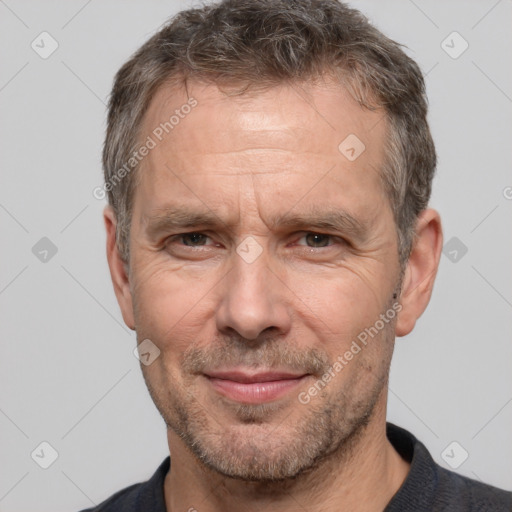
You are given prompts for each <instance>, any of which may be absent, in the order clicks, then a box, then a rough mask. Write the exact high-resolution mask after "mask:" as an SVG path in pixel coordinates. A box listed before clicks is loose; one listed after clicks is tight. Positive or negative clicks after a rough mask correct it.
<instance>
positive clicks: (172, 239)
mask: <svg viewBox="0 0 512 512" xmlns="http://www.w3.org/2000/svg"><path fill="white" fill-rule="evenodd" d="M190 235H201V236H205V237H206V238H208V239H210V240H211V237H209V236H208V235H206V234H205V233H202V232H200V231H191V232H188V233H180V234H178V235H173V236H171V237H169V238H168V239H167V240H166V241H165V245H166V246H167V245H169V244H170V243H173V242H176V241H178V240H180V239H183V238H185V237H187V236H190ZM310 235H313V236H320V237H328V238H329V240H330V241H331V242H333V243H331V244H329V245H327V246H320V247H311V246H307V245H301V246H300V247H305V248H307V249H326V248H328V247H333V246H334V242H338V243H341V244H343V245H344V244H346V243H347V242H346V241H345V240H344V239H343V238H341V237H339V236H335V235H330V234H327V233H318V232H316V231H305V232H304V234H303V235H302V236H301V237H300V238H299V240H301V239H302V238H305V237H307V236H310ZM181 246H182V247H190V248H192V249H197V248H202V247H211V246H208V245H185V244H181Z"/></svg>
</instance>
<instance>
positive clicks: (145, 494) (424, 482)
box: [82, 423, 512, 512]
mask: <svg viewBox="0 0 512 512" xmlns="http://www.w3.org/2000/svg"><path fill="white" fill-rule="evenodd" d="M387 437H388V439H389V441H390V442H391V444H392V445H393V446H394V447H395V449H396V450H397V451H398V453H400V455H401V456H402V457H403V458H404V459H405V460H407V461H408V462H410V463H411V467H410V470H409V474H408V475H407V478H406V479H405V482H404V483H403V484H402V486H401V487H400V489H398V491H397V492H396V494H395V495H394V496H393V498H392V499H391V501H390V502H389V503H388V505H387V506H386V508H385V509H384V511H383V512H441V511H443V512H512V492H507V491H503V490H501V489H498V488H496V487H492V486H490V485H486V484H483V483H481V482H477V481H476V480H472V479H470V478H466V477H463V476H461V475H458V474H456V473H454V472H452V471H448V470H447V469H444V468H442V467H441V466H439V465H438V464H436V463H435V462H434V460H433V459H432V457H431V455H430V453H429V452H428V450H427V449H426V447H425V446H424V445H423V444H422V443H421V442H420V441H418V440H417V439H416V438H415V437H414V436H413V435H412V434H411V433H409V432H407V431H406V430H404V429H402V428H400V427H397V426H395V425H392V424H391V423H388V424H387ZM169 467H170V458H169V457H167V458H166V459H165V460H164V461H163V462H162V464H161V465H160V467H159V468H158V469H157V470H156V472H155V474H154V475H153V476H152V477H151V479H150V480H148V481H147V482H144V483H140V484H136V485H132V486H131V487H127V488H126V489H124V490H122V491H119V492H118V493H116V494H114V495H113V496H111V497H110V498H109V499H107V500H106V501H104V502H103V503H101V504H100V505H98V506H97V507H96V508H91V509H88V510H84V511H82V512H166V509H165V501H164V487H163V486H164V479H165V475H166V474H167V472H168V471H169ZM193 505H194V504H193V503H192V504H191V506H193ZM196 508H197V506H196Z"/></svg>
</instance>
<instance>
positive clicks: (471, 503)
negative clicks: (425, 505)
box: [437, 466, 512, 512]
mask: <svg viewBox="0 0 512 512" xmlns="http://www.w3.org/2000/svg"><path fill="white" fill-rule="evenodd" d="M437 471H438V475H439V484H438V487H437V491H438V496H437V500H438V501H439V503H441V504H443V503H446V504H450V503H453V504H456V505H457V506H458V507H459V508H458V509H457V510H468V511H473V510H474V511H478V512H501V511H503V512H511V511H512V492H508V491H505V490H503V489H498V488H497V487H493V486H492V485H488V484H485V483H482V482H478V481H476V480H473V479H471V478H468V477H465V476H462V475H459V474H457V473H454V472H453V471H449V470H447V469H445V468H442V467H441V466H438V468H437Z"/></svg>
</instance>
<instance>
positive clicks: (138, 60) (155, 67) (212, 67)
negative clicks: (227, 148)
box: [103, 0, 436, 268]
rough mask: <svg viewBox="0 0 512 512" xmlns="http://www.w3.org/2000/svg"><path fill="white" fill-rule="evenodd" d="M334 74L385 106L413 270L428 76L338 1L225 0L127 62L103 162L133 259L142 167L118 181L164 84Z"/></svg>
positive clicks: (427, 146)
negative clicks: (133, 220) (134, 211)
mask: <svg viewBox="0 0 512 512" xmlns="http://www.w3.org/2000/svg"><path fill="white" fill-rule="evenodd" d="M325 74H330V75H331V76H334V77H336V78H337V79H339V80H340V83H342V84H343V85H344V86H345V87H346V88H347V89H348V90H349V92H350V93H351V94H352V95H353V96H354V98H355V99H356V100H357V101H358V103H359V104H360V105H361V106H362V107H364V108H368V109H372V110H373V109H378V108H380V109H382V110H383V111H384V115H385V118H386V120H387V123H388V134H387V140H386V159H385V162H384V164H383V167H382V169H380V171H381V179H382V182H383V185H384V189H385V191H386V193H387V194H388V196H389V199H390V203H391V207H392V210H393V214H394V219H395V223H396V228H397V236H398V250H399V258H400V264H401V266H402V268H403V267H404V265H405V263H406V262H407V260H408V258H409V254H410V250H411V247H412V243H413V237H414V228H415V224H416V220H417V216H418V214H419V213H420V212H421V211H422V210H424V209H425V208H426V207H427V204H428V201H429V198H430V193H431V184H432V179H433V176H434V172H435V166H436V154H435V148H434V144H433V141H432V137H431V134H430V130H429V126H428V123H427V119H426V116H427V99H426V95H425V84H424V80H423V75H422V73H421V71H420V69H419V67H418V65H417V64H416V63H415V62H414V61H413V60H412V59H411V58H409V57H408V56H407V55H406V54H405V53H404V51H403V50H402V49H401V47H400V45H399V44H398V43H396V42H394V41H392V40H391V39H389V38H387V37H386V36H384V35H383V34H382V33H381V32H380V31H378V30H377V29H376V28H375V27H373V26H372V25H371V24H370V23H369V21H368V20H367V18H366V17H365V16H363V15H362V14H361V13H360V12H359V11H357V10H355V9H352V8H350V7H348V6H347V5H345V4H343V3H341V2H338V1H337V0H224V1H222V2H220V3H215V4H211V5H207V6H204V7H202V8H198V9H190V10H186V11H182V12H180V13H178V14H177V15H176V16H175V17H174V18H172V19H171V20H170V21H169V23H167V24H166V25H165V26H164V27H163V28H162V29H161V30H160V31H159V32H158V33H156V34H155V35H154V36H153V37H151V38H150V39H149V40H148V41H147V42H146V43H145V44H144V45H143V46H142V47H141V48H140V49H139V50H138V51H137V52H136V53H135V54H134V55H133V56H132V57H131V58H130V59H129V60H128V61H127V62H126V63H125V64H124V65H123V66H122V68H121V69H120V70H119V71H118V73H117V75H116V77H115V81H114V86H113V90H112V94H111V97H110V102H109V112H108V127H107V134H106V139H105V144H104V149H103V168H104V176H105V182H106V183H110V184H111V185H112V184H114V185H115V186H110V187H108V188H107V191H108V200H109V203H110V204H111V205H112V207H113V209H114V213H115V215H116V219H117V231H116V240H117V244H118V248H119V251H120V254H121V256H122V258H123V260H124V261H125V263H126V264H128V262H129V232H130V223H131V212H132V205H133V194H134V189H135V184H136V172H137V168H135V169H134V170H133V172H130V173H127V174H126V176H124V174H123V176H124V177H123V179H122V180H119V179H118V180H117V182H115V181H114V180H115V178H116V177H117V178H118V177H119V176H118V175H116V172H118V170H119V169H121V168H122V167H123V166H125V165H126V162H127V161H128V160H129V159H130V156H131V155H132V153H133V151H134V150H135V149H136V147H137V144H139V146H140V141H139V136H140V127H141V125H142V121H143V117H144V114H145V112H146V111H147V108H148V106H149V103H150V101H151V99H152V97H153V96H154V94H155V92H156V90H157V89H158V88H159V87H160V86H162V85H163V84H164V83H167V82H171V81H180V80H183V81H185V82H186V80H187V79H198V80H201V81H208V82H214V83H225V84H230V83H233V84H245V85H246V87H247V88H250V87H259V86H263V87H266V86H269V87H270V86H272V85H276V84H279V83H283V82H293V81H307V80H314V79H315V78H317V77H320V76H322V75H325ZM340 142H341V141H340ZM137 167H139V166H137Z"/></svg>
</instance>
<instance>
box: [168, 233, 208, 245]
mask: <svg viewBox="0 0 512 512" xmlns="http://www.w3.org/2000/svg"><path fill="white" fill-rule="evenodd" d="M208 240H210V237H209V236H207V235H205V234H204V233H197V232H193V233H181V234H179V235H174V236H171V237H170V238H168V239H167V244H177V245H182V246H185V247H203V246H207V245H208V244H207V241H208Z"/></svg>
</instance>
